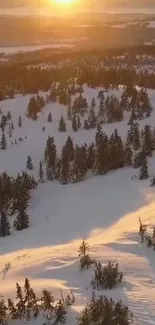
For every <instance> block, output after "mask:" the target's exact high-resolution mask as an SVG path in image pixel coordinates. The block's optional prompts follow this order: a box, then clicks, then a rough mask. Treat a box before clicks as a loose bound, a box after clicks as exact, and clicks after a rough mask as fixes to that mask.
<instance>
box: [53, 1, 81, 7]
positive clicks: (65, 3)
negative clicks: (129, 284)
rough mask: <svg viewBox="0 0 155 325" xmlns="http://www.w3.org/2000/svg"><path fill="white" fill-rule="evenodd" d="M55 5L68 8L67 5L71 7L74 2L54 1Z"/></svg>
mask: <svg viewBox="0 0 155 325" xmlns="http://www.w3.org/2000/svg"><path fill="white" fill-rule="evenodd" d="M55 1H56V4H57V5H60V6H66V5H67V6H68V5H73V4H74V3H75V1H76V0H55Z"/></svg>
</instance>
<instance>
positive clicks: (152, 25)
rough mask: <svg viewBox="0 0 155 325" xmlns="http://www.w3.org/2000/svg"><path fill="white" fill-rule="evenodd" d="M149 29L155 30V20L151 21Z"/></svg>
mask: <svg viewBox="0 0 155 325" xmlns="http://www.w3.org/2000/svg"><path fill="white" fill-rule="evenodd" d="M148 28H155V20H151V21H149V25H148Z"/></svg>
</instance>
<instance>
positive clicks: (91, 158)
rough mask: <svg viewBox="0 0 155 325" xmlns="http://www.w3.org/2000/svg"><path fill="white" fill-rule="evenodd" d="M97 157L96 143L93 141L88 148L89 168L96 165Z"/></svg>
mask: <svg viewBox="0 0 155 325" xmlns="http://www.w3.org/2000/svg"><path fill="white" fill-rule="evenodd" d="M94 159H95V145H94V143H92V144H91V145H90V147H88V149H87V168H88V169H92V168H93V166H94Z"/></svg>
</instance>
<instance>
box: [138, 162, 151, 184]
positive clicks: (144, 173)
mask: <svg viewBox="0 0 155 325" xmlns="http://www.w3.org/2000/svg"><path fill="white" fill-rule="evenodd" d="M148 177H149V175H148V164H147V159H146V158H143V161H142V166H141V168H140V172H139V179H140V180H143V179H147V178H148Z"/></svg>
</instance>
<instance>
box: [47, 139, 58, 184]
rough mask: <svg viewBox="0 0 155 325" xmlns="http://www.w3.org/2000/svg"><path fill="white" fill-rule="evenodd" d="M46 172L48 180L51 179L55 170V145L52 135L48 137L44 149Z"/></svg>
mask: <svg viewBox="0 0 155 325" xmlns="http://www.w3.org/2000/svg"><path fill="white" fill-rule="evenodd" d="M45 161H46V174H47V179H48V180H53V179H54V177H55V172H56V146H55V142H54V137H48V139H47V142H46V149H45Z"/></svg>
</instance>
